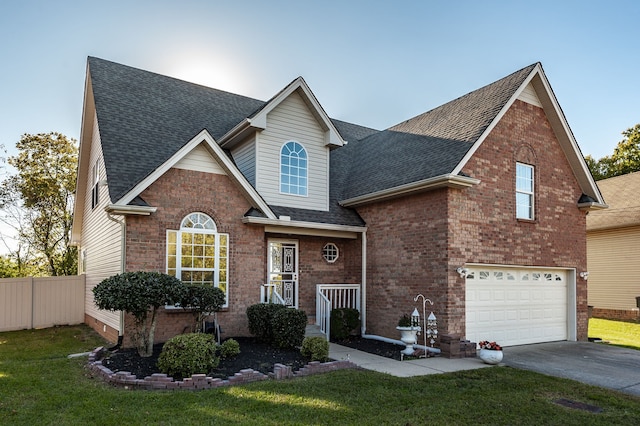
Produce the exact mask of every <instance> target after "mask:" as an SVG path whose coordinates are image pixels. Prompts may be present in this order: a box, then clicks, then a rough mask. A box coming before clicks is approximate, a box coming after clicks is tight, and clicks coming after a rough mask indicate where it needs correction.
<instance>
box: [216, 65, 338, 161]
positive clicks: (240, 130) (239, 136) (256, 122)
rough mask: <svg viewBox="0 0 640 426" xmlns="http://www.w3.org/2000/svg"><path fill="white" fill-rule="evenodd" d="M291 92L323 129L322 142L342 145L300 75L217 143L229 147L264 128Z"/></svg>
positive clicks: (335, 145)
mask: <svg viewBox="0 0 640 426" xmlns="http://www.w3.org/2000/svg"><path fill="white" fill-rule="evenodd" d="M293 93H296V94H297V95H298V96H299V97H300V98H301V99H302V101H303V102H304V103H305V104H306V105H307V108H308V110H309V111H310V112H311V114H312V115H313V117H314V118H315V120H316V121H317V122H318V125H319V126H320V128H321V129H322V131H323V138H324V144H325V145H326V146H329V147H340V146H342V145H344V140H343V139H342V137H341V136H340V133H339V132H338V130H337V129H336V128H335V126H334V124H333V122H332V121H331V119H330V118H329V116H328V115H327V113H326V112H325V111H324V109H323V108H322V106H321V105H320V103H319V102H318V100H317V98H316V97H315V95H314V94H313V92H312V91H311V89H310V88H309V86H308V85H307V83H306V82H305V81H304V79H303V78H302V77H298V78H296V79H295V80H293V81H292V82H291V83H289V85H287V86H286V87H285V88H284V89H282V90H281V91H280V92H278V93H277V94H276V95H275V96H274V97H273V98H271V99H270V100H269V101H267V103H266V104H265V105H264V106H263V107H262V108H260V109H259V110H258V111H256V112H255V113H254V114H253V115H251V116H250V117H247V118H246V119H245V120H243V121H242V122H240V123H238V125H236V126H235V127H234V128H233V129H231V130H230V131H229V132H228V133H227V134H226V135H224V136H223V137H222V138H220V139H219V141H218V143H220V145H221V146H222V147H223V148H227V149H231V148H233V147H235V146H236V145H237V144H238V143H241V142H242V141H244V140H245V139H246V137H247V135H248V134H250V133H251V132H252V131H261V130H264V129H266V128H267V117H268V116H269V114H270V113H271V112H272V111H273V110H274V109H276V108H277V107H278V106H279V105H280V104H281V103H282V102H284V101H285V100H286V99H288V98H289V97H290V96H291V95H292V94H293Z"/></svg>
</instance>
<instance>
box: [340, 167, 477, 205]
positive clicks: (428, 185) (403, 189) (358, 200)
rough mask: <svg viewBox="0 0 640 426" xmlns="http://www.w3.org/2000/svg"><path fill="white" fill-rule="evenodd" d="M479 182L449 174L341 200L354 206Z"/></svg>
mask: <svg viewBox="0 0 640 426" xmlns="http://www.w3.org/2000/svg"><path fill="white" fill-rule="evenodd" d="M479 183H480V179H475V178H472V177H468V176H460V175H452V174H448V175H442V176H436V177H433V178H429V179H424V180H421V181H418V182H412V183H408V184H405V185H400V186H396V187H394V188H389V189H384V190H382V191H378V192H372V193H370V194H365V195H360V196H357V197H353V198H349V199H346V200H343V201H341V202H340V205H341V206H344V207H353V206H357V205H361V204H366V203H373V202H375V201H382V200H387V199H390V198H395V197H399V196H401V195H406V194H410V193H412V192H419V191H425V190H430V189H437V188H469V187H471V186H474V185H478V184H479Z"/></svg>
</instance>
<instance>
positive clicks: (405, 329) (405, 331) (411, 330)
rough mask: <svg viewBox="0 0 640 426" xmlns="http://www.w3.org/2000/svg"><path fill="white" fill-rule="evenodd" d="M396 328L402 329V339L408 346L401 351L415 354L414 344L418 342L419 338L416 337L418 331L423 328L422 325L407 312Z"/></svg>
mask: <svg viewBox="0 0 640 426" xmlns="http://www.w3.org/2000/svg"><path fill="white" fill-rule="evenodd" d="M396 330H398V331H400V340H402V343H404V344H405V346H406V348H404V350H402V351H400V352H401V353H403V354H405V355H412V354H413V351H414V349H413V345H414V344H415V343H416V342H417V340H418V338H417V337H416V336H417V334H418V331H420V330H421V328H420V325H418V321H416V320H415V319H414V318H412V317H410V316H409V315H407V314H404V315H403V316H402V317H400V319H399V320H398V326H397V327H396Z"/></svg>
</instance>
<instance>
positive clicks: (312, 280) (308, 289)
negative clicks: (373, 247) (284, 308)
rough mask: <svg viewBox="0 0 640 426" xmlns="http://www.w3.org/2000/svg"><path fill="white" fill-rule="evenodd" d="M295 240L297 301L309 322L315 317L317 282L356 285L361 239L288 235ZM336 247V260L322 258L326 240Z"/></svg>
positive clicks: (360, 271)
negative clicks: (296, 252) (297, 261)
mask: <svg viewBox="0 0 640 426" xmlns="http://www.w3.org/2000/svg"><path fill="white" fill-rule="evenodd" d="M292 238H293V239H297V240H298V241H299V249H300V253H299V256H300V257H299V281H300V282H299V286H298V288H299V292H300V294H299V303H298V307H299V308H300V309H302V310H304V311H305V312H306V313H307V316H308V317H309V321H310V322H312V323H315V319H316V285H317V284H360V283H361V276H362V268H361V266H360V265H361V264H362V255H361V245H362V243H361V242H360V241H361V240H360V239H359V238H358V239H357V240H346V239H340V238H329V237H300V236H298V237H296V236H294V237H292ZM329 242H331V243H334V244H335V245H336V246H337V247H338V251H339V256H338V260H336V261H335V262H334V263H328V262H326V261H325V260H324V258H323V257H322V248H323V247H324V245H325V244H326V243H329Z"/></svg>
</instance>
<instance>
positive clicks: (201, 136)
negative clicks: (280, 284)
mask: <svg viewBox="0 0 640 426" xmlns="http://www.w3.org/2000/svg"><path fill="white" fill-rule="evenodd" d="M203 142H205V143H206V144H207V145H208V147H209V149H210V150H211V153H212V154H213V155H214V157H215V159H216V161H217V162H218V164H220V166H221V167H222V168H223V169H224V171H225V172H226V173H227V175H228V176H229V177H231V178H232V179H233V180H235V181H236V182H237V183H239V184H240V186H241V187H242V189H243V191H244V192H245V194H246V195H247V196H248V197H249V198H250V200H251V204H252V205H253V206H254V207H257V208H258V209H260V211H262V212H263V213H264V214H265V215H267V216H268V217H270V218H272V219H275V218H276V215H275V214H274V213H273V212H272V211H271V209H270V208H269V206H268V205H267V203H266V202H265V201H264V200H263V199H262V197H261V196H260V195H259V194H258V192H257V191H256V190H255V188H254V187H253V186H252V185H251V184H250V183H249V182H248V181H247V179H246V178H245V177H244V176H243V175H242V173H240V171H239V170H238V168H237V167H236V166H235V164H233V162H232V161H231V160H230V159H229V157H227V155H226V154H225V153H224V151H223V150H222V148H221V147H220V146H219V145H218V144H217V143H216V141H215V140H214V139H213V136H211V134H210V133H209V132H208V131H207V130H206V129H205V130H202V131H201V132H200V133H198V134H197V135H196V136H195V137H194V138H193V139H191V140H190V141H189V142H188V143H187V144H185V145H184V146H183V147H182V148H181V149H179V150H178V152H176V153H175V154H174V155H173V156H172V157H171V158H169V159H168V160H167V161H165V162H164V163H163V164H162V165H160V167H158V168H157V169H156V170H155V171H154V172H153V173H151V174H150V175H149V176H147V178H145V179H144V180H142V181H141V182H140V183H139V184H137V185H136V186H135V187H134V188H133V189H132V190H131V191H129V192H128V193H127V194H125V196H124V197H122V198H121V199H120V200H118V202H117V203H116V205H128V204H129V203H130V202H131V201H132V200H133V199H134V198H135V197H137V196H138V195H140V194H141V193H142V191H144V190H145V189H147V188H148V187H149V186H150V185H151V184H152V183H154V182H155V181H156V180H158V179H159V178H160V177H161V176H162V175H164V174H165V173H166V172H167V171H168V170H169V169H170V168H172V167H173V166H174V165H175V164H176V163H177V162H178V161H180V160H181V159H183V158H184V157H185V156H186V155H187V154H188V153H189V152H191V151H192V150H193V149H194V148H195V147H196V146H198V145H200V144H201V143H203Z"/></svg>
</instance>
